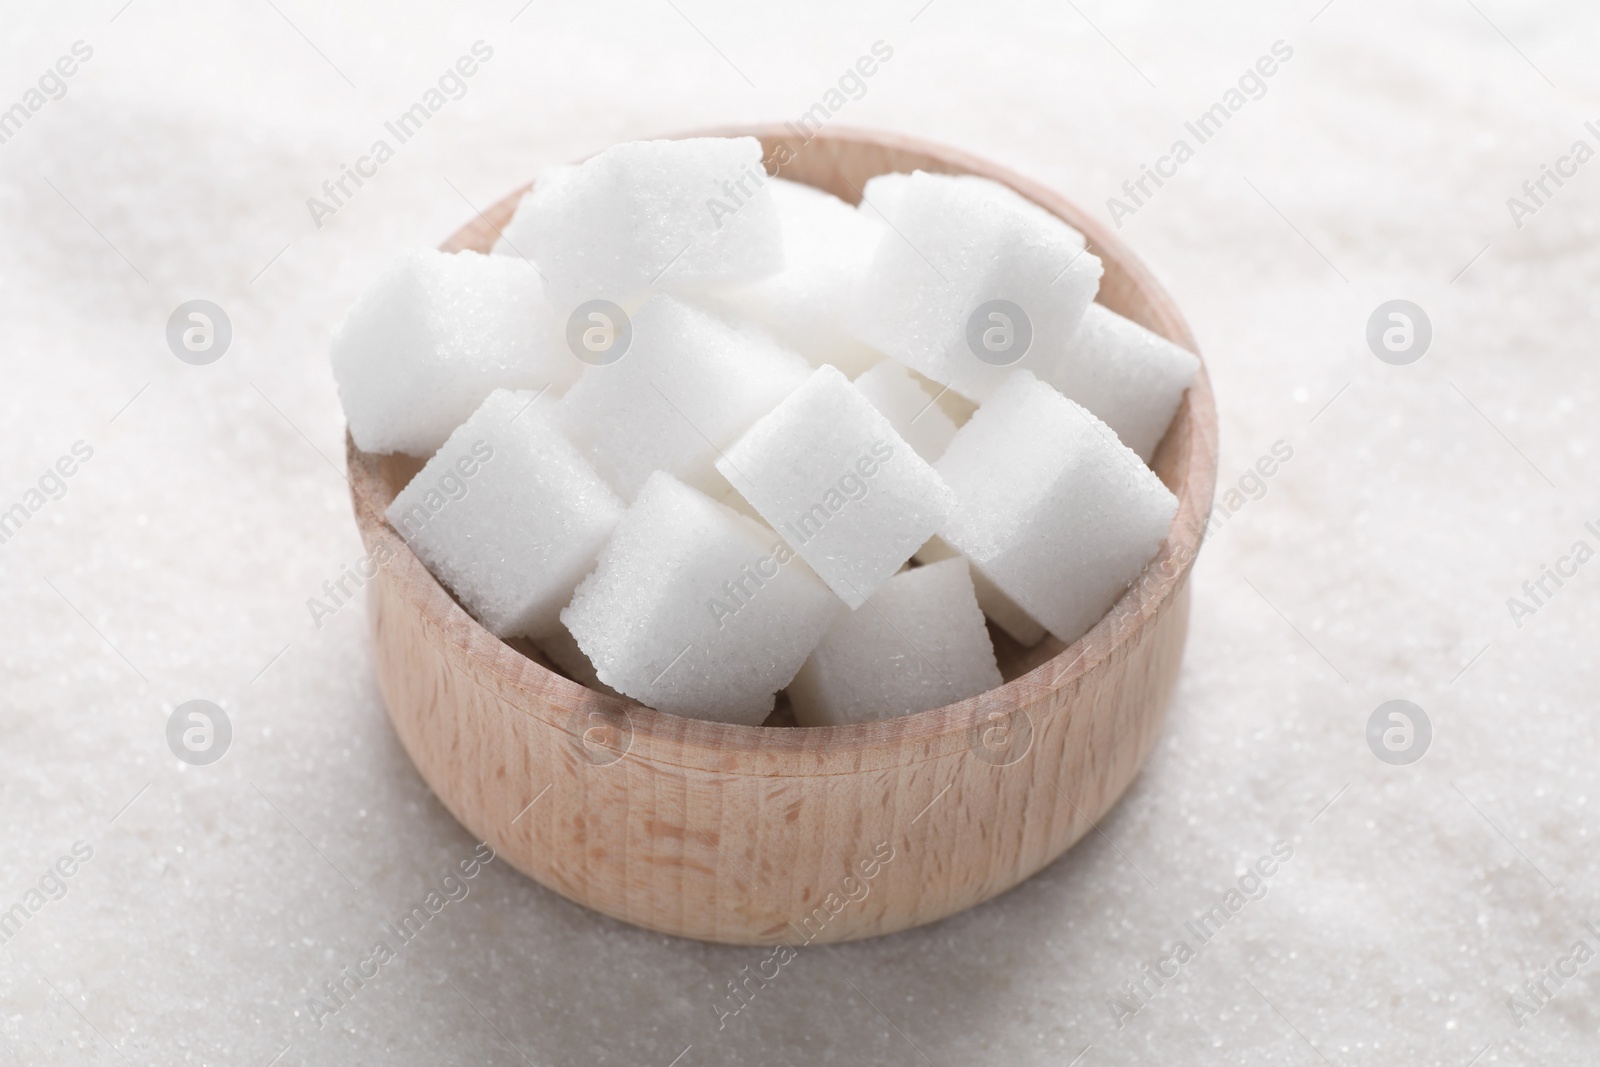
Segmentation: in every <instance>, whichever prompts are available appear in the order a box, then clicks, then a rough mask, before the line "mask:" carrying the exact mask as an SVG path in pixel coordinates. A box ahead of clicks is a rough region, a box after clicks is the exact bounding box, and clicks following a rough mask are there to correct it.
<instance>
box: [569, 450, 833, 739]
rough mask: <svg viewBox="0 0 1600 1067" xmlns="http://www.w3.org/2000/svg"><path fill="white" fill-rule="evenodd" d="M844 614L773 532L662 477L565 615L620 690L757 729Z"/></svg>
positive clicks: (666, 707) (648, 487)
mask: <svg viewBox="0 0 1600 1067" xmlns="http://www.w3.org/2000/svg"><path fill="white" fill-rule="evenodd" d="M844 610H845V609H844V606H843V605H842V604H840V603H839V600H838V598H837V597H835V596H834V595H833V594H832V593H830V592H828V590H827V587H826V586H824V585H823V584H822V583H821V582H820V581H818V580H817V576H816V575H815V574H813V573H811V570H810V568H808V567H807V566H806V565H805V563H804V562H803V561H802V560H800V559H797V558H795V556H794V553H793V552H792V551H790V549H789V548H788V546H786V545H785V544H783V542H782V541H781V540H780V539H779V538H778V537H777V536H776V535H775V534H774V533H773V532H772V531H771V530H769V529H767V528H766V527H764V526H762V525H761V524H760V523H758V522H755V521H754V520H752V519H748V518H746V517H744V516H743V515H740V514H739V513H738V512H736V511H733V510H732V509H731V508H726V507H723V506H722V505H721V504H718V503H716V502H715V501H714V500H711V499H710V498H709V497H707V496H705V495H704V494H703V493H700V492H699V491H697V490H695V489H691V488H689V487H688V486H685V485H683V484H682V483H681V482H679V481H677V480H676V479H675V478H673V477H672V476H671V475H668V474H664V473H662V474H655V475H653V476H652V477H651V478H650V480H649V481H648V482H646V483H645V485H644V488H643V489H641V490H640V492H639V497H638V499H637V500H635V501H634V503H633V506H632V507H631V508H629V509H628V512H627V514H626V515H625V516H624V517H623V519H622V521H621V522H620V523H618V524H617V528H616V532H615V533H614V534H613V536H612V538H611V541H610V542H609V543H608V544H607V545H606V547H605V549H604V550H603V551H602V552H601V553H600V560H599V564H598V565H597V566H596V568H595V570H594V573H592V574H590V575H589V577H587V578H585V579H584V581H583V584H582V585H580V586H579V587H578V591H577V593H576V595H574V596H573V598H572V603H571V604H570V605H568V607H567V608H566V610H565V611H563V612H562V613H561V621H562V622H563V623H565V624H566V626H567V628H568V629H569V630H571V631H572V635H573V636H574V637H575V638H576V639H577V642H578V645H579V647H580V648H582V650H583V652H584V654H585V655H586V656H588V657H589V659H590V660H591V661H592V662H593V663H594V667H595V671H596V672H597V673H598V675H599V677H600V680H601V681H603V682H605V683H606V684H607V685H609V686H611V687H612V688H614V689H617V690H618V691H620V692H623V693H626V694H627V695H628V696H630V697H633V698H634V699H635V700H638V701H641V702H642V703H645V704H648V705H649V706H651V707H653V708H656V709H658V710H660V711H666V712H671V713H673V714H676V715H685V716H688V717H690V718H695V719H716V720H720V721H724V722H737V723H744V724H747V725H755V724H758V723H760V722H761V721H762V720H763V719H765V718H766V717H767V715H768V714H769V713H770V712H771V711H772V707H773V696H774V694H775V693H776V692H777V691H778V690H779V689H781V688H783V687H784V686H785V685H787V684H788V683H789V681H790V679H792V678H793V677H794V674H795V672H796V671H797V670H799V669H800V665H801V664H802V663H804V662H805V659H806V656H808V655H810V653H811V650H812V649H813V648H815V647H816V645H817V642H818V641H819V640H821V639H822V635H823V633H825V632H826V631H827V629H828V626H829V625H830V624H831V623H832V622H833V620H834V619H835V618H836V617H837V616H838V615H839V614H840V613H842V612H843V611H844Z"/></svg>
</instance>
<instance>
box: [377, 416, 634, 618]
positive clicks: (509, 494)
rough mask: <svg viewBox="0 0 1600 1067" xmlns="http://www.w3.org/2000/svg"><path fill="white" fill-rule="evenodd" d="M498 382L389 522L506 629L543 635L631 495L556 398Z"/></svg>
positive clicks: (399, 500)
mask: <svg viewBox="0 0 1600 1067" xmlns="http://www.w3.org/2000/svg"><path fill="white" fill-rule="evenodd" d="M537 397H538V394H536V393H533V392H512V391H509V390H505V389H497V390H495V391H494V392H493V393H491V394H489V398H488V399H487V400H485V401H484V402H483V405H482V406H481V407H479V408H478V410H477V411H475V412H473V414H472V416H471V418H469V419H467V421H466V422H464V423H462V424H461V426H460V427H458V428H457V429H456V431H455V432H454V433H452V434H451V435H450V437H449V439H448V440H447V441H445V443H444V445H443V447H441V448H440V449H439V451H438V452H437V453H435V454H434V456H433V458H432V459H430V460H428V462H427V464H425V465H424V466H423V468H422V470H421V471H420V472H418V474H417V476H416V477H415V478H413V479H412V480H411V482H410V484H408V485H407V486H406V487H405V488H404V489H402V490H401V491H400V493H399V494H398V495H397V496H396V497H395V498H394V501H393V503H391V504H390V505H389V508H388V512H387V515H388V519H389V524H390V525H391V526H393V527H394V529H395V530H396V531H397V532H398V533H399V534H400V536H401V537H402V538H404V539H405V540H406V542H407V543H408V544H410V546H411V548H412V550H413V551H415V552H416V554H417V555H418V556H419V557H420V558H421V559H422V561H423V562H424V563H425V564H427V566H428V569H429V570H430V571H432V572H433V574H434V576H435V577H437V578H438V579H439V580H440V581H441V582H443V583H444V584H445V585H447V586H448V587H449V588H450V590H451V591H452V592H454V593H455V595H456V597H457V599H459V600H460V601H461V603H462V605H463V606H464V607H466V609H467V610H468V611H470V612H471V613H472V614H473V615H474V616H476V617H477V618H478V619H479V620H480V621H482V622H483V624H484V625H485V626H487V627H488V628H489V630H490V631H492V632H493V633H494V634H496V635H497V636H499V637H513V636H527V637H531V638H535V639H537V638H539V637H540V636H541V635H543V634H545V633H547V632H549V631H550V630H552V629H554V628H555V627H556V626H557V625H558V623H557V617H558V614H559V613H560V611H561V608H562V605H564V604H566V602H567V601H568V600H570V599H571V598H572V591H573V589H574V588H575V587H576V586H577V584H578V582H579V580H581V579H582V578H583V576H584V575H585V574H586V573H588V571H589V569H590V568H591V567H592V566H593V565H594V561H595V557H596V556H597V555H598V554H599V551H600V549H601V547H602V546H603V545H604V544H605V543H606V539H607V538H608V537H610V536H611V531H612V529H613V528H614V527H615V526H616V524H617V522H618V520H619V519H621V517H622V513H623V504H622V501H621V500H619V499H618V498H617V496H616V494H615V493H613V492H612V491H611V489H610V488H609V487H608V486H607V485H606V484H605V483H604V482H603V481H601V480H600V477H599V476H598V475H597V474H595V472H594V469H593V468H592V467H590V465H589V464H588V462H587V461H585V460H584V458H583V456H582V455H580V454H579V452H578V450H577V448H576V447H575V446H573V444H572V443H571V442H570V441H568V440H567V439H566V438H565V437H564V436H563V435H562V434H561V432H560V430H559V429H557V426H556V423H555V420H554V412H553V405H552V404H551V403H550V402H549V401H548V400H544V399H536V398H537Z"/></svg>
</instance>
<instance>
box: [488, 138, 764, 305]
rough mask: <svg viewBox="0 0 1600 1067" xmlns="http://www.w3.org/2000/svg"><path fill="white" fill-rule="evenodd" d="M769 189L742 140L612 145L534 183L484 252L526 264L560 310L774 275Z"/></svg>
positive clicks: (757, 158) (754, 151)
mask: <svg viewBox="0 0 1600 1067" xmlns="http://www.w3.org/2000/svg"><path fill="white" fill-rule="evenodd" d="M769 182H770V179H769V178H768V177H767V174H766V171H765V169H763V167H762V162H761V142H759V141H757V140H756V139H755V138H753V137H738V138H722V137H695V138H689V139H686V140H681V141H634V142H631V143H628V144H619V145H616V146H614V147H611V148H608V149H606V150H605V151H604V152H601V153H600V154H599V155H597V156H594V157H592V158H590V159H588V160H586V161H585V162H583V163H581V164H579V165H578V166H577V167H575V168H573V169H571V170H560V171H557V172H556V173H555V174H554V175H551V176H549V178H548V179H547V180H542V181H540V182H539V183H537V184H536V185H535V186H534V188H533V190H532V191H531V192H529V193H528V195H527V196H525V197H524V198H523V200H522V203H521V204H519V205H518V206H517V211H516V214H515V215H514V216H513V217H512V219H511V222H510V223H509V224H507V226H506V228H505V230H504V231H503V237H502V239H501V240H500V241H499V242H498V243H497V244H496V245H495V251H496V252H498V253H502V254H510V255H515V254H518V253H520V254H522V255H526V256H530V257H532V259H533V260H534V262H536V263H537V264H538V265H539V270H540V271H541V272H542V273H543V274H544V276H545V278H546V279H547V280H548V289H549V293H550V298H551V300H552V301H553V302H554V303H555V304H556V306H557V307H558V309H563V310H566V309H570V308H575V307H577V306H578V305H579V304H581V303H584V302H585V301H588V300H593V299H598V298H604V299H609V300H613V301H618V302H621V303H624V304H626V303H629V302H630V301H631V300H632V299H633V298H634V297H635V296H636V295H637V294H639V293H641V292H642V291H644V290H646V289H649V288H651V287H653V286H658V285H659V286H661V287H664V288H699V287H703V286H707V285H718V284H731V283H735V282H743V281H749V280H753V279H756V278H760V277H764V276H766V275H768V274H773V273H776V272H777V271H779V270H781V269H782V268H783V235H782V230H781V227H780V225H779V221H778V211H777V208H776V206H775V205H774V204H773V201H772V195H771V193H770V192H769V190H768V184H769Z"/></svg>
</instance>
